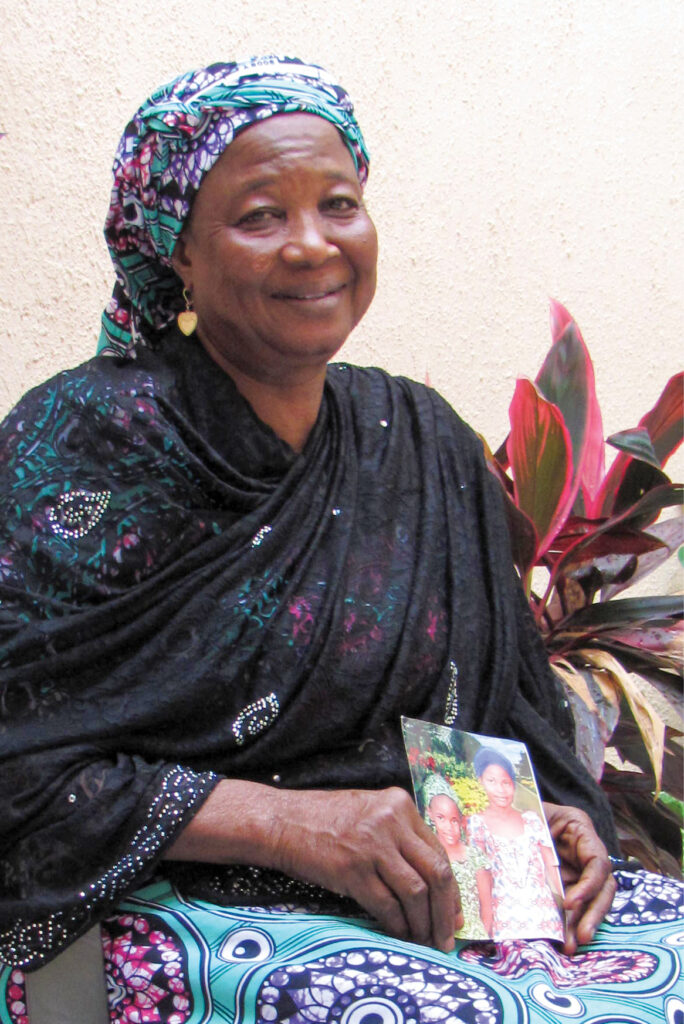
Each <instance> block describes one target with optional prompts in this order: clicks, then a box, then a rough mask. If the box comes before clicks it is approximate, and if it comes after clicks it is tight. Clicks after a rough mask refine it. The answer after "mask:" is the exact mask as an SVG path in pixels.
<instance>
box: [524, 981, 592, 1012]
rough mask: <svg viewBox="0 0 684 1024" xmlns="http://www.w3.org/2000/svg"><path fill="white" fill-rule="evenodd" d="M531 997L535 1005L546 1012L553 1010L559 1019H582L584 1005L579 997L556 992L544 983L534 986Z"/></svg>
mask: <svg viewBox="0 0 684 1024" xmlns="http://www.w3.org/2000/svg"><path fill="white" fill-rule="evenodd" d="M530 996H531V997H532V999H534V1001H535V1003H537V1004H538V1005H539V1006H542V1007H543V1008H544V1009H545V1010H551V1011H552V1012H553V1013H554V1015H555V1016H556V1017H558V1018H559V1019H560V1018H563V1019H566V1018H570V1019H571V1018H573V1017H581V1016H582V1014H583V1013H584V1003H582V1001H581V1000H580V999H578V998H577V996H573V995H570V994H569V993H566V992H554V990H553V989H552V988H550V987H549V985H547V984H546V982H544V981H540V982H539V983H538V984H536V985H533V986H532V988H531V989H530Z"/></svg>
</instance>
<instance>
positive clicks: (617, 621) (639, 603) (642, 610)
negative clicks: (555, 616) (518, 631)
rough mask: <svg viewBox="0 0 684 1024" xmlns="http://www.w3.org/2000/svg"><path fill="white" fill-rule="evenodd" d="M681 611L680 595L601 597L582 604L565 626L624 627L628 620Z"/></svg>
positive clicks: (646, 619) (656, 617)
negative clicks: (585, 605) (594, 602)
mask: <svg viewBox="0 0 684 1024" xmlns="http://www.w3.org/2000/svg"><path fill="white" fill-rule="evenodd" d="M681 615H682V598H681V597H676V596H674V597H672V596H669V595H662V596H658V597H621V598H618V599H617V600H616V601H600V602H598V604H592V605H590V606H589V607H588V608H583V609H582V610H581V611H579V612H576V613H575V614H574V615H573V616H571V617H570V618H569V619H567V620H566V621H565V622H564V623H563V629H564V630H575V631H576V630H578V629H587V628H588V627H591V628H592V629H602V628H606V629H612V628H614V627H615V626H622V627H624V626H626V625H627V624H628V623H637V622H652V621H653V620H658V621H659V620H662V619H668V618H672V619H678V618H681Z"/></svg>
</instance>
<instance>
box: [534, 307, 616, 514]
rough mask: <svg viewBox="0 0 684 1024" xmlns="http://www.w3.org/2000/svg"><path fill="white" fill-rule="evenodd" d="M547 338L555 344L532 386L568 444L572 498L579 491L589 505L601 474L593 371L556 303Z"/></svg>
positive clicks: (571, 324)
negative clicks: (561, 424)
mask: <svg viewBox="0 0 684 1024" xmlns="http://www.w3.org/2000/svg"><path fill="white" fill-rule="evenodd" d="M561 325H564V326H563V328H562V330H560V328H561ZM551 335H552V337H553V344H552V346H551V348H550V349H549V352H548V354H547V356H546V359H545V360H544V363H543V364H542V368H541V370H540V371H539V373H538V375H537V378H536V381H535V383H536V385H537V387H538V388H539V390H540V391H541V393H542V395H543V396H544V398H546V399H547V401H549V402H552V403H553V404H554V405H557V406H558V408H559V409H560V411H561V413H562V415H563V419H564V421H565V425H566V427H567V428H568V432H569V434H570V439H571V442H572V461H573V485H574V483H575V482H576V483H577V487H576V490H575V493H576V494H577V492H578V491H579V490H580V488H581V490H582V494H583V495H586V501H588V502H589V503H590V504H592V503H593V499H594V496H595V495H596V494H597V492H598V490H599V487H600V484H601V480H602V479H603V473H604V445H603V424H602V421H601V410H600V408H599V404H598V399H597V397H596V383H595V378H594V366H593V363H592V361H591V356H590V355H589V351H588V349H587V346H586V345H585V343H584V339H583V338H582V335H581V333H580V330H579V328H578V327H577V324H576V323H575V322H574V320H572V318H571V317H570V314H569V313H568V311H567V309H565V307H564V306H561V304H560V303H559V302H556V301H555V300H552V301H551ZM584 504H585V499H584V498H583V500H582V501H581V505H584ZM578 511H581V509H580V510H578Z"/></svg>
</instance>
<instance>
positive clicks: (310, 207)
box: [173, 114, 377, 380]
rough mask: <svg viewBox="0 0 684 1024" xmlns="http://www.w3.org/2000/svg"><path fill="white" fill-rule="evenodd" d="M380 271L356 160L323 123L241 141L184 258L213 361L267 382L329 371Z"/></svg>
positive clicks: (184, 238) (305, 122)
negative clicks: (313, 370) (296, 373)
mask: <svg viewBox="0 0 684 1024" xmlns="http://www.w3.org/2000/svg"><path fill="white" fill-rule="evenodd" d="M376 261H377V237H376V233H375V228H374V226H373V222H372V221H371V219H370V217H369V216H368V214H367V213H366V210H365V208H364V207H363V204H362V195H361V187H360V185H359V182H358V178H357V176H356V169H355V167H354V161H353V159H352V156H351V154H350V152H349V150H348V149H347V147H346V145H345V144H344V142H343V141H342V138H341V136H340V134H339V132H338V131H337V129H336V128H335V127H334V126H333V125H332V124H330V123H329V122H328V121H325V120H324V119H323V118H321V117H316V116H315V115H312V114H286V115H281V116H277V117H270V118H268V119H267V120H265V121H263V122H262V123H261V124H257V125H253V126H252V127H250V128H247V129H245V130H244V131H243V132H242V133H240V134H239V135H238V136H237V138H236V139H235V140H234V141H233V142H232V143H231V144H230V146H228V148H227V149H226V151H225V152H224V153H223V155H222V156H221V157H220V159H219V160H218V161H217V163H216V164H215V166H214V167H213V168H212V170H211V171H210V172H209V173H208V174H207V176H206V178H205V179H204V181H203V182H202V185H201V187H200V190H199V192H198V194H197V197H196V199H195V202H194V206H193V209H192V213H191V215H190V219H189V222H188V224H187V226H186V228H185V229H184V231H183V233H182V235H181V237H180V238H179V240H178V243H177V245H176V249H175V251H174V257H173V263H174V267H175V269H176V271H177V273H178V274H179V275H180V276H181V278H182V279H183V283H184V284H185V286H186V287H187V288H189V289H190V291H191V293H192V299H193V305H194V308H195V311H196V312H197V316H198V331H199V334H200V337H201V339H202V341H203V342H204V344H205V346H206V347H207V348H208V349H209V351H210V354H212V355H213V356H214V358H216V359H217V361H218V362H219V363H220V364H221V365H224V368H225V369H227V370H230V367H231V366H234V367H236V368H238V369H239V370H241V371H242V372H243V373H247V374H248V375H249V376H251V377H254V378H255V379H258V380H269V379H271V380H272V379H275V380H279V379H282V378H283V375H288V374H289V373H290V372H291V371H292V370H300V369H302V368H304V369H306V368H308V367H316V368H320V366H321V365H324V364H325V363H326V362H327V361H328V360H329V359H330V358H331V356H333V355H334V354H335V353H336V352H337V351H338V349H339V348H340V346H341V345H342V344H343V342H344V341H345V339H346V338H347V336H348V334H349V332H350V331H351V330H352V328H353V327H355V326H356V324H357V323H358V322H359V320H360V319H361V317H362V316H363V314H364V313H365V312H366V310H367V309H368V306H369V305H370V302H371V300H372V298H373V293H374V291H375V272H376Z"/></svg>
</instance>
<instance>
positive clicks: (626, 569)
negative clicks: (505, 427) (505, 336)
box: [485, 301, 684, 874]
mask: <svg viewBox="0 0 684 1024" xmlns="http://www.w3.org/2000/svg"><path fill="white" fill-rule="evenodd" d="M551 335H552V345H551V348H550V350H549V352H548V354H547V356H546V359H545V360H544V364H543V366H542V368H541V370H540V372H539V374H538V376H537V378H536V380H535V382H534V383H532V382H531V381H529V380H518V381H517V384H516V389H515V394H514V396H513V401H512V402H511V406H510V423H511V430H510V434H509V436H508V438H507V439H506V441H505V442H504V444H503V445H502V446H501V447H500V448H499V450H498V451H497V452H496V454H494V455H493V454H492V453H491V451H490V450H489V448H488V447H487V445H486V442H485V450H486V452H487V457H488V460H489V463H490V466H491V468H492V469H493V471H494V472H495V474H496V475H497V477H498V478H499V480H500V481H501V483H502V485H503V487H504V491H505V494H506V506H507V510H508V515H509V525H510V531H511V539H512V544H513V554H514V558H515V561H516V564H517V566H518V570H519V572H520V575H521V577H522V580H523V584H524V587H525V590H526V593H527V595H528V598H529V600H530V604H531V607H532V610H533V612H534V615H535V618H536V621H537V624H538V626H539V628H540V630H541V633H542V636H543V638H544V642H545V644H546V647H547V650H548V652H549V655H550V657H551V662H552V664H553V666H554V669H555V671H556V672H557V673H558V674H559V675H560V677H561V678H562V680H563V682H564V684H565V686H566V690H567V692H568V697H569V699H570V700H571V703H572V706H573V711H574V713H575V719H576V723H577V739H578V749H579V752H580V754H581V756H582V758H583V760H584V761H585V763H586V764H587V767H588V768H589V769H590V771H591V772H592V773H593V774H594V776H595V777H596V778H597V779H601V778H602V779H603V785H604V787H605V789H606V790H607V792H608V793H609V795H610V797H611V801H612V804H613V810H614V812H615V816H616V821H617V824H618V832H619V835H620V839H621V843H622V846H623V852H624V853H625V855H632V856H637V857H638V858H639V859H640V860H641V861H642V863H645V864H646V865H647V866H650V867H652V868H655V869H658V870H664V871H667V872H669V873H672V874H676V873H678V872H679V865H678V863H677V860H678V857H681V832H680V828H681V820H680V821H679V822H677V813H676V804H677V801H678V800H679V801H681V799H682V794H681V786H682V748H681V746H680V745H679V743H678V742H677V740H678V737H680V736H681V732H678V731H677V730H676V729H673V728H671V727H667V726H666V725H665V723H664V721H663V720H662V718H661V716H660V715H659V714H658V713H657V712H656V711H655V710H654V709H653V707H652V705H651V701H650V700H649V698H648V695H647V691H648V687H649V685H654V684H655V685H656V686H657V687H658V688H659V689H661V690H662V689H663V688H665V689H666V690H668V689H669V691H670V693H671V694H672V695H673V698H672V700H671V703H673V704H674V703H676V701H675V699H674V694H676V693H677V692H678V689H679V686H680V685H681V671H682V665H683V658H682V628H683V623H682V610H683V603H682V598H681V597H680V596H656V597H653V596H639V597H627V598H625V597H621V598H619V599H617V600H616V595H617V594H620V593H621V592H622V591H623V590H625V588H627V587H629V586H631V585H632V584H634V583H635V582H636V581H637V580H642V579H643V578H644V577H645V576H646V575H647V574H648V573H650V572H651V571H652V570H653V569H655V568H656V567H657V566H658V565H660V564H662V562H664V561H665V560H666V559H667V558H669V557H670V556H671V555H672V554H673V553H674V552H676V551H677V550H678V549H679V548H680V546H681V545H682V543H683V542H684V519H683V518H682V514H681V512H682V509H681V505H682V498H683V496H684V488H683V487H682V485H681V484H676V483H673V482H672V481H671V480H670V478H669V477H668V476H667V475H666V474H665V472H664V469H663V467H664V466H665V464H666V462H667V460H668V458H669V457H670V456H671V455H672V453H673V452H674V451H675V450H676V449H677V448H678V447H679V445H680V443H681V441H682V437H683V434H684V401H683V376H684V375H683V374H681V373H680V374H677V375H676V376H674V377H672V378H671V379H670V380H669V381H668V383H667V384H666V386H665V389H664V390H663V393H662V394H661V396H660V398H659V399H658V401H657V402H656V404H655V405H654V407H653V408H652V409H651V410H650V411H649V412H648V413H646V415H645V416H643V417H642V418H641V420H640V421H639V423H638V424H637V426H636V427H633V428H632V429H629V430H624V431H621V432H620V433H618V434H614V435H613V436H612V437H609V438H608V439H607V442H606V443H607V444H609V445H611V446H612V447H613V448H616V449H618V454H617V456H616V457H615V458H614V460H613V461H612V463H611V465H610V467H609V469H608V470H607V471H606V470H605V444H604V440H603V429H602V420H601V410H600V408H599V404H598V400H597V397H596V389H595V383H594V368H593V365H592V362H591V358H590V356H589V352H588V350H587V347H586V345H585V344H584V341H583V339H582V335H581V333H580V331H579V328H578V327H577V325H576V324H575V322H574V321H573V319H572V317H571V316H570V314H569V313H568V311H567V310H566V309H565V308H564V307H563V306H562V305H560V303H558V302H555V301H553V302H552V303H551ZM671 509H675V513H674V515H669V516H666V517H665V518H664V519H663V518H662V513H663V511H664V510H671ZM541 570H545V572H544V571H541ZM535 588H536V589H535ZM621 712H622V713H621ZM609 744H610V747H611V750H610V757H609V763H608V764H607V765H605V766H604V753H605V748H606V747H607V746H608V745H609ZM662 792H665V793H669V794H671V795H674V797H675V800H674V801H673V800H672V799H670V800H667V799H666V798H665V800H664V801H663V800H661V801H659V802H658V803H656V802H655V800H656V799H657V798H658V797H659V796H660V795H661V793H662ZM665 803H667V807H665ZM673 803H674V805H675V810H673V809H672V805H673ZM649 823H650V827H649ZM654 837H655V838H654ZM655 840H657V841H655ZM661 844H662V845H661Z"/></svg>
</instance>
